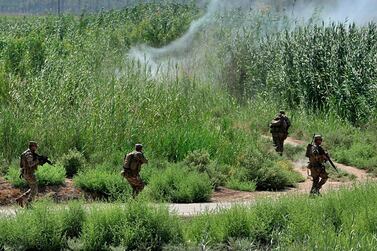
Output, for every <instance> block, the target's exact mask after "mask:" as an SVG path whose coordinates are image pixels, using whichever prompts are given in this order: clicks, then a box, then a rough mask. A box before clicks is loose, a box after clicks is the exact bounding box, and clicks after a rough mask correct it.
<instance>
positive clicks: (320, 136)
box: [314, 134, 323, 141]
mask: <svg viewBox="0 0 377 251" xmlns="http://www.w3.org/2000/svg"><path fill="white" fill-rule="evenodd" d="M317 139H320V140H322V139H323V138H322V135H319V134H316V135H314V141H316V140H317Z"/></svg>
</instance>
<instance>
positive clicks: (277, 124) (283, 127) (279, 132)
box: [270, 111, 291, 155]
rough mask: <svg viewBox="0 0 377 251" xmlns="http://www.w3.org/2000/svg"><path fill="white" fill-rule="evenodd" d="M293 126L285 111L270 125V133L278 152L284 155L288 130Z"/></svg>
mask: <svg viewBox="0 0 377 251" xmlns="http://www.w3.org/2000/svg"><path fill="white" fill-rule="evenodd" d="M290 126H291V122H290V121H289V118H288V117H287V116H286V115H285V112H284V111H280V112H279V113H278V115H276V117H275V118H274V119H273V120H272V122H271V124H270V132H271V134H272V140H273V144H274V147H275V150H276V152H278V153H279V154H280V155H283V150H284V140H285V139H286V138H287V137H288V129H289V127H290Z"/></svg>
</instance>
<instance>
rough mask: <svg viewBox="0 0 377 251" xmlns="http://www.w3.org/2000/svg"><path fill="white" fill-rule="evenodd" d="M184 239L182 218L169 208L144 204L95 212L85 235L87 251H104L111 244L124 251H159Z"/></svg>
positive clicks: (130, 204) (84, 242)
mask: <svg viewBox="0 0 377 251" xmlns="http://www.w3.org/2000/svg"><path fill="white" fill-rule="evenodd" d="M182 239H183V235H182V228H181V225H180V224H179V221H178V218H176V217H174V216H170V215H169V211H168V210H167V209H166V208H162V207H150V206H148V205H146V204H145V203H143V202H140V201H129V202H128V203H127V204H126V205H125V206H123V205H122V206H120V205H110V206H109V207H108V208H105V209H104V208H94V209H92V210H91V212H90V213H89V215H88V219H87V221H86V222H85V223H84V226H83V232H82V236H81V240H82V242H83V244H84V249H85V250H103V249H105V248H106V247H107V248H108V247H109V246H110V245H111V246H115V247H122V249H123V250H135V249H137V250H158V249H161V248H162V246H163V245H164V244H167V243H176V244H177V243H180V242H181V241H182Z"/></svg>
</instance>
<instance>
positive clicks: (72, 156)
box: [60, 149, 86, 178]
mask: <svg viewBox="0 0 377 251" xmlns="http://www.w3.org/2000/svg"><path fill="white" fill-rule="evenodd" d="M60 162H61V163H62V164H63V166H64V168H65V171H66V175H67V177H68V178H72V177H73V175H75V174H77V172H78V171H82V170H83V168H84V165H85V163H86V160H85V158H84V155H83V154H82V153H81V152H79V151H77V150H76V149H73V150H72V149H71V150H69V151H68V153H66V154H64V155H63V156H62V157H61V159H60Z"/></svg>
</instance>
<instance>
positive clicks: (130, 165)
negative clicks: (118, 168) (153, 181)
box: [122, 144, 148, 198]
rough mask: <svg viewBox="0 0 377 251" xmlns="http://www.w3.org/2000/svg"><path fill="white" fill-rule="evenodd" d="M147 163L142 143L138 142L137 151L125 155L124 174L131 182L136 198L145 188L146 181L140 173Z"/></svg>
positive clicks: (133, 194)
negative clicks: (142, 166) (143, 165)
mask: <svg viewBox="0 0 377 251" xmlns="http://www.w3.org/2000/svg"><path fill="white" fill-rule="evenodd" d="M146 163H148V160H147V159H146V158H145V157H144V153H143V146H142V145H141V144H136V145H135V151H133V152H130V153H128V154H126V155H125V156H124V163H123V171H122V176H123V177H124V178H125V179H126V180H127V181H128V183H130V185H131V187H132V190H133V191H132V196H133V197H134V198H135V197H136V196H137V195H138V194H139V193H140V192H141V191H142V190H143V189H144V182H143V180H142V179H141V177H140V175H139V173H140V170H141V165H142V164H146Z"/></svg>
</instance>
